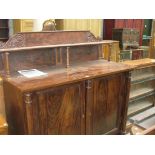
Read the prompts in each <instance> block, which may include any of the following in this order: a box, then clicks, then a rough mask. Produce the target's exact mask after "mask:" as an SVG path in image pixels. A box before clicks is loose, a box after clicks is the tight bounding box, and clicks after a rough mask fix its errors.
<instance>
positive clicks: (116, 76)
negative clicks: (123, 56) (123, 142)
mask: <svg viewBox="0 0 155 155" xmlns="http://www.w3.org/2000/svg"><path fill="white" fill-rule="evenodd" d="M107 42H109V43H110V42H111V41H104V40H102V41H101V40H97V39H96V38H95V37H94V35H93V34H92V33H90V32H89V31H53V32H27V33H18V34H16V35H14V36H13V37H12V38H10V39H9V40H8V41H7V42H6V44H5V45H4V46H3V48H2V49H0V53H1V57H0V59H1V61H0V62H1V64H0V70H1V76H2V77H3V81H4V98H5V104H6V105H5V106H6V117H7V122H8V127H9V129H8V130H9V134H39V135H40V134H54V135H56V134H59V135H67V134H70V135H80V134H93V135H96V134H123V133H124V132H125V127H126V119H127V108H128V99H129V90H130V71H131V70H132V68H131V67H129V66H128V65H125V64H121V63H115V62H109V61H107V60H104V57H103V54H102V50H103V45H104V43H107ZM28 69H38V70H40V71H43V72H45V73H47V75H44V76H38V77H33V78H27V77H24V76H22V75H20V74H19V73H18V71H19V70H28Z"/></svg>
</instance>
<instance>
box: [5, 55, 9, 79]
mask: <svg viewBox="0 0 155 155" xmlns="http://www.w3.org/2000/svg"><path fill="white" fill-rule="evenodd" d="M9 54H10V53H9V52H5V53H4V68H5V74H6V77H10V65H9Z"/></svg>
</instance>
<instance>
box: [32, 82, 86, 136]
mask: <svg viewBox="0 0 155 155" xmlns="http://www.w3.org/2000/svg"><path fill="white" fill-rule="evenodd" d="M33 101H34V102H33V103H32V104H34V105H33V110H32V111H33V116H32V118H33V122H34V124H33V127H34V132H35V131H38V127H37V126H36V124H38V123H39V132H40V133H39V134H60V135H61V134H64V135H66V134H74V135H75V134H85V83H84V82H79V83H75V84H70V85H65V86H60V87H56V88H53V89H48V90H44V91H38V92H36V93H35V95H33ZM36 115H37V117H36ZM37 118H38V119H37ZM35 127H37V129H35Z"/></svg>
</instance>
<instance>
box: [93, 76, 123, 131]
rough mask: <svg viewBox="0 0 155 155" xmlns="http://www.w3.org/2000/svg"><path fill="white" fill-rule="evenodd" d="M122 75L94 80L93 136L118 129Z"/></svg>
mask: <svg viewBox="0 0 155 155" xmlns="http://www.w3.org/2000/svg"><path fill="white" fill-rule="evenodd" d="M120 80H121V74H120V75H117V76H112V77H109V78H98V79H95V80H94V95H95V96H94V105H93V134H105V133H106V132H108V131H110V130H112V129H115V128H118V121H117V120H118V117H119V115H118V110H119V108H120V107H119V106H120V105H119V97H118V96H119V95H121V94H120Z"/></svg>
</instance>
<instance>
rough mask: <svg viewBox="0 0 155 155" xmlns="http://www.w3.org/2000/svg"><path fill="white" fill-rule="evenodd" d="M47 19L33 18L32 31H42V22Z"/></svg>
mask: <svg viewBox="0 0 155 155" xmlns="http://www.w3.org/2000/svg"><path fill="white" fill-rule="evenodd" d="M45 20H47V19H34V20H33V29H32V30H33V31H42V27H43V22H44V21H45Z"/></svg>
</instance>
